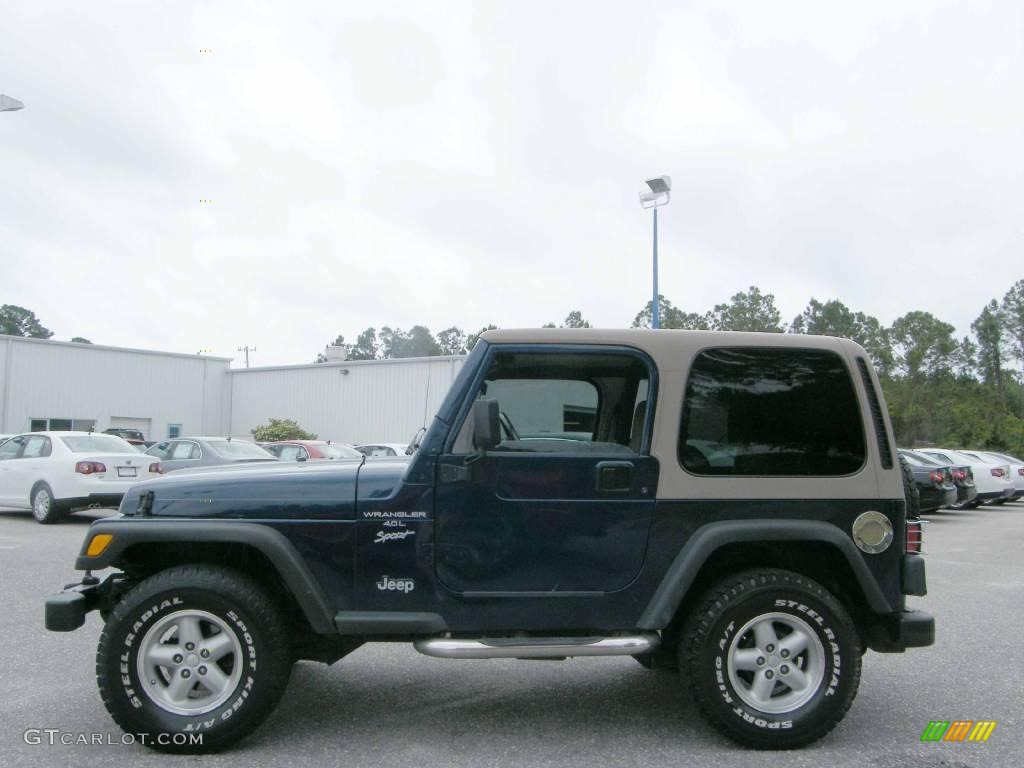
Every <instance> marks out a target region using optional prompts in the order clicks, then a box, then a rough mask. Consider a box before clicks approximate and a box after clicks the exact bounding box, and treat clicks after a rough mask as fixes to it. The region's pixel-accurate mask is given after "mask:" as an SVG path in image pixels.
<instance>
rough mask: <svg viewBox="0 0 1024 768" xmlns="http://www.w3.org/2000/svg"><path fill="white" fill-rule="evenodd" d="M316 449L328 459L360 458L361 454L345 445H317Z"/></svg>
mask: <svg viewBox="0 0 1024 768" xmlns="http://www.w3.org/2000/svg"><path fill="white" fill-rule="evenodd" d="M317 449H318V450H319V451H321V452H322V453H323V455H324V456H326V457H327V458H328V459H361V458H363V454H361V453H360V452H359V451H357V450H356V449H355V448H349V447H348V446H347V445H327V444H326V443H325V444H324V445H317Z"/></svg>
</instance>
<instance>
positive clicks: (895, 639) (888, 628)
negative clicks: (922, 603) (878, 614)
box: [867, 611, 935, 653]
mask: <svg viewBox="0 0 1024 768" xmlns="http://www.w3.org/2000/svg"><path fill="white" fill-rule="evenodd" d="M867 643H868V648H870V649H871V650H873V651H877V652H878V653H903V651H905V650H907V649H908V648H926V647H928V646H929V645H934V644H935V617H934V616H932V615H931V614H930V613H925V612H924V611H902V612H901V613H897V614H895V615H893V616H891V617H887V618H886V619H884V620H883V621H882V622H880V623H878V624H875V625H874V626H872V627H871V631H870V632H869V633H868V637H867Z"/></svg>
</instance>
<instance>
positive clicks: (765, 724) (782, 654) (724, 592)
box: [679, 569, 861, 749]
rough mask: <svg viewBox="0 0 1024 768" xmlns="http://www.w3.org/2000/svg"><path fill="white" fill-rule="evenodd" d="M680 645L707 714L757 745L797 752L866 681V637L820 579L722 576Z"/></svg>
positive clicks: (765, 573)
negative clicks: (863, 641) (862, 639)
mask: <svg viewBox="0 0 1024 768" xmlns="http://www.w3.org/2000/svg"><path fill="white" fill-rule="evenodd" d="M683 638H684V640H683V642H682V643H681V644H680V649H679V667H680V670H681V671H682V672H683V674H684V675H685V676H686V677H687V678H688V681H689V683H690V687H691V690H692V691H693V693H694V696H695V697H696V699H697V703H698V705H699V706H700V708H701V710H702V711H703V713H704V715H705V717H706V718H707V719H708V721H709V722H710V723H711V724H712V725H713V726H714V727H715V728H717V729H718V730H719V731H721V732H722V733H723V734H724V735H726V736H728V737H729V738H731V739H733V740H734V741H736V742H738V743H740V744H742V745H744V746H747V747H754V748H757V749H793V748H796V747H801V746H804V745H805V744H809V743H811V742H813V741H816V740H817V739H820V738H821V737H822V736H824V735H825V734H827V733H828V732H829V731H831V730H832V728H834V727H835V726H836V724H837V723H838V722H839V721H840V720H841V719H842V718H843V716H844V715H845V714H846V711H847V710H848V709H849V708H850V705H851V704H852V703H853V699H854V697H855V696H856V695H857V687H858V684H859V682H860V669H861V649H860V638H859V636H858V634H857V631H856V629H855V628H854V626H853V623H852V621H851V620H850V617H849V615H848V614H847V612H846V611H845V610H844V608H843V606H842V604H841V603H840V602H839V601H838V600H837V599H836V598H835V597H834V596H833V595H832V594H830V593H829V592H828V591H827V590H826V589H825V588H824V587H822V586H821V585H820V584H818V583H816V582H815V581H812V580H811V579H808V578H807V577H805V576H801V575H799V574H796V573H792V572H789V571H783V570H775V569H764V570H757V571H748V572H745V573H740V574H737V575H735V576H732V577H730V578H728V579H726V580H724V581H722V582H719V584H718V585H716V586H715V587H714V588H712V589H711V590H710V591H709V592H708V593H707V594H706V595H705V597H704V599H703V600H702V601H701V603H700V604H699V606H698V608H697V610H695V611H694V613H693V614H692V615H691V617H690V618H689V621H688V626H687V629H686V631H685V632H684V633H683Z"/></svg>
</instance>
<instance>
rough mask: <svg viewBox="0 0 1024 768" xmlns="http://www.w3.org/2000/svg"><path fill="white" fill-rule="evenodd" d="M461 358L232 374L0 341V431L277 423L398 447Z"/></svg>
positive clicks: (156, 355) (169, 359) (217, 431)
mask: <svg viewBox="0 0 1024 768" xmlns="http://www.w3.org/2000/svg"><path fill="white" fill-rule="evenodd" d="M463 360H464V358H463V357H461V356H456V357H426V358H409V359H401V360H366V361H354V360H353V361H332V362H327V363H322V364H308V365H289V366H275V367H266V368H235V369H232V368H231V367H230V364H231V359H230V358H225V357H208V356H205V355H186V354H178V353H173V352H155V351H149V350H141V349H127V348H122V347H109V346H101V345H98V344H76V343H72V342H63V341H51V340H49V339H29V338H22V337H18V336H3V335H0V434H12V433H18V432H28V431H31V430H43V429H84V430H88V429H92V430H95V431H103V430H104V429H108V428H111V427H127V428H132V429H138V430H140V431H141V432H142V433H143V434H144V435H145V436H146V439H148V440H162V439H164V438H167V437H174V436H178V435H182V436H184V435H233V436H235V437H241V438H248V439H251V438H252V433H251V430H252V429H253V428H254V427H256V426H257V425H259V424H265V423H266V422H267V421H268V420H269V419H271V418H283V419H294V420H295V421H296V422H298V423H299V425H301V426H302V427H303V429H306V430H307V431H310V432H314V433H316V434H317V435H319V436H320V437H321V438H322V439H332V440H335V441H337V442H346V443H356V444H358V443H366V442H393V443H401V442H407V441H408V440H409V439H410V438H411V437H412V436H413V434H414V433H415V432H416V430H418V429H419V428H420V427H421V426H425V425H427V424H429V422H430V420H431V419H432V418H433V416H434V414H435V413H436V412H437V409H438V407H439V406H440V405H441V401H442V400H443V399H444V396H445V394H446V393H447V391H448V388H449V386H450V385H451V383H452V381H453V380H454V378H455V375H456V374H457V373H458V371H459V369H460V368H461V367H462V363H463Z"/></svg>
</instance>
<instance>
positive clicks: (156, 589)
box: [96, 565, 293, 754]
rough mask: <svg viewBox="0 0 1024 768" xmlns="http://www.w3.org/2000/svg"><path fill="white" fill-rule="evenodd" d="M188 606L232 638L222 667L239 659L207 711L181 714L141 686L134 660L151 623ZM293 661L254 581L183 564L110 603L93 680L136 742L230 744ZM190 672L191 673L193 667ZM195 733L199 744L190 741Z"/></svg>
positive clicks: (274, 695) (269, 699)
mask: <svg viewBox="0 0 1024 768" xmlns="http://www.w3.org/2000/svg"><path fill="white" fill-rule="evenodd" d="M190 611H193V612H201V614H205V615H208V616H212V617H214V618H215V619H217V620H219V622H220V623H221V624H222V625H223V626H224V627H226V629H225V630H224V631H226V632H231V633H232V636H231V637H232V638H233V640H235V641H237V642H238V644H239V646H238V647H239V648H240V649H241V653H240V654H234V653H233V654H230V655H229V657H228V658H226V659H225V660H224V661H221V662H219V664H227V665H229V666H228V667H227V668H226V669H224V668H222V669H221V671H222V672H224V673H225V675H226V676H228V677H231V675H232V673H233V672H234V669H235V667H234V665H235V664H241V665H242V666H241V670H240V676H239V678H238V681H237V683H235V684H234V685H233V686H225V690H227V689H228V688H231V692H230V695H228V696H227V698H226V700H225V701H224V702H223V703H222V704H220V705H219V706H217V707H215V708H213V709H212V710H210V711H208V712H203V713H196V714H180V713H175V712H172V711H170V710H169V709H168V708H166V707H165V706H163V705H161V704H159V703H158V701H157V698H155V697H154V695H151V694H150V693H149V692H147V690H146V688H145V686H144V685H143V683H142V681H141V680H140V677H139V675H140V671H139V660H138V659H139V654H140V653H142V652H143V647H144V645H145V644H146V642H147V640H146V638H147V632H148V631H149V630H150V629H153V628H154V627H155V626H158V625H159V623H160V622H162V621H163V620H165V619H166V618H167V617H169V616H175V615H181V616H187V615H191V614H188V613H187V612H190ZM201 614H195V615H201ZM171 621H172V624H171V626H174V625H173V619H172V620H171ZM171 631H172V633H174V632H177V631H178V630H171ZM206 631H209V627H208V626H207V630H206ZM156 632H157V633H158V634H160V635H162V634H163V632H161V631H160V630H156ZM149 636H150V637H152V635H149ZM174 637H175V635H174V634H172V635H171V639H172V640H173V639H174ZM213 637H217V635H210V636H206V637H205V638H204V641H203V642H202V643H200V645H202V644H204V643H205V642H206V641H210V640H211V639H212V638H213ZM180 641H181V639H180V638H178V642H180ZM182 647H184V646H182ZM202 650H203V649H201V648H197V649H196V651H197V653H198V652H202ZM189 661H190V660H189V659H186V664H187V663H189ZM292 662H293V658H292V653H291V648H290V644H289V635H288V632H287V628H286V626H285V623H284V620H283V618H282V615H281V611H280V610H279V608H278V606H277V605H276V604H275V603H274V601H273V600H271V598H269V597H268V596H267V595H266V594H265V593H264V592H263V590H262V589H261V588H260V587H259V586H258V585H257V584H256V583H255V582H254V581H253V580H251V579H250V578H249V577H247V576H245V575H244V574H242V573H241V572H239V571H235V570H233V569H229V568H221V567H216V566H207V565H186V566H176V567H174V568H169V569H167V570H165V571H161V572H159V573H157V574H155V575H153V576H151V577H149V578H148V579H146V580H144V581H142V582H141V583H139V584H138V585H137V586H135V587H134V588H133V589H132V590H131V591H130V592H128V593H127V594H126V595H125V596H124V598H123V599H122V600H121V601H120V602H119V603H118V605H117V606H116V607H115V608H114V610H113V612H112V613H111V614H110V616H109V618H108V619H107V621H106V624H105V625H104V627H103V633H102V634H101V636H100V643H99V649H98V650H97V653H96V679H97V683H98V684H99V689H100V695H101V696H102V698H103V703H104V705H105V706H106V708H107V711H108V712H110V715H111V717H113V718H114V720H115V721H116V722H117V724H118V725H119V726H121V728H122V729H124V731H125V732H126V733H130V734H135V735H136V739H137V740H138V742H139V743H143V744H145V745H146V746H148V747H151V748H153V749H156V750H158V751H161V752H176V753H192V754H199V753H205V752H216V751H218V750H221V749H224V748H226V747H229V746H231V745H232V744H234V743H236V742H237V741H239V740H240V739H242V738H244V737H245V736H247V735H248V734H249V733H251V732H252V731H253V730H255V729H256V727H257V726H259V725H260V723H262V722H263V720H265V719H266V717H267V716H268V715H269V714H270V713H271V712H272V711H273V709H274V707H275V706H276V705H277V703H278V701H279V700H280V698H281V695H282V694H283V693H284V690H285V687H286V686H287V684H288V678H289V676H290V675H291V668H292ZM197 663H202V662H201V660H200V661H199V662H197ZM179 669H183V667H180V668H179ZM179 674H180V672H179ZM190 674H191V675H193V676H195V675H198V674H199V670H198V667H196V668H195V669H194V670H192V671H191V673H190ZM207 674H209V673H207ZM157 676H158V675H154V676H153V677H154V678H155V677H157ZM147 677H148V675H147ZM195 679H196V680H198V677H196V678H195ZM232 679H233V678H232ZM153 682H156V680H154V681H153ZM200 682H201V681H200ZM197 691H198V693H200V694H201V693H202V692H203V689H202V688H198V689H193V690H192V693H191V694H189V695H190V696H191V695H195V694H196V693H197ZM142 734H146V736H144V737H143V736H142ZM197 736H201V737H202V740H201V743H193V741H194V740H195V738H196V737H197Z"/></svg>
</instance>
